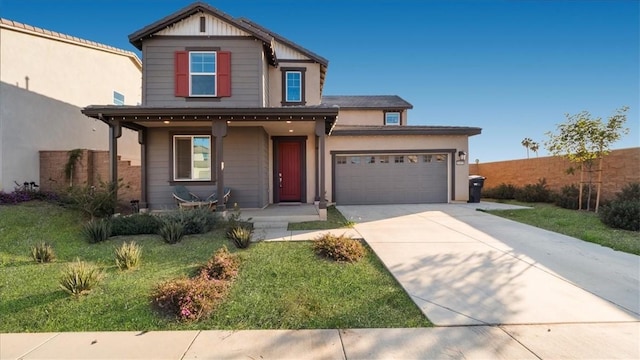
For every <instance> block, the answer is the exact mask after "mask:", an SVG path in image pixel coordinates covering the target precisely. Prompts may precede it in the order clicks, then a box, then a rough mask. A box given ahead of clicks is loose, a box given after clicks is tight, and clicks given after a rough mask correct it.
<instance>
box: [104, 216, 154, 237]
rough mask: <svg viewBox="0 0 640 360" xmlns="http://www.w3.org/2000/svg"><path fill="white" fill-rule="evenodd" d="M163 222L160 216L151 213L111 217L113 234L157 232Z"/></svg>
mask: <svg viewBox="0 0 640 360" xmlns="http://www.w3.org/2000/svg"><path fill="white" fill-rule="evenodd" d="M161 224H162V220H161V219H160V217H158V216H155V215H151V214H140V213H138V214H133V215H129V216H118V217H114V218H112V219H111V236H118V235H140V234H156V233H157V232H158V228H160V225H161Z"/></svg>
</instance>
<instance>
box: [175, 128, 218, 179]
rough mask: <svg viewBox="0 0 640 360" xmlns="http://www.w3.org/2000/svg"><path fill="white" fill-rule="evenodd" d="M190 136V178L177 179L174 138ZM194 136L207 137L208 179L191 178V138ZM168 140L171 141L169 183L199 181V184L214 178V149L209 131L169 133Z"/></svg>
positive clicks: (192, 172)
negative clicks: (208, 148)
mask: <svg viewBox="0 0 640 360" xmlns="http://www.w3.org/2000/svg"><path fill="white" fill-rule="evenodd" d="M181 137H182V138H188V137H190V138H191V149H192V152H191V179H178V178H176V175H177V167H176V164H177V161H176V138H181ZM196 137H206V138H208V139H209V147H210V152H209V160H208V162H209V179H194V178H193V174H194V171H193V169H194V167H193V139H194V138H196ZM170 142H171V147H170V149H171V151H170V155H169V156H170V164H171V167H170V169H169V174H170V175H169V179H170V181H169V183H171V184H175V183H190V184H191V183H201V184H210V183H212V182H213V180H214V176H213V171H214V168H213V164H214V162H215V150H214V144H213V136H211V134H210V133H199V132H197V131H192V132H189V133H183V132H180V133H170Z"/></svg>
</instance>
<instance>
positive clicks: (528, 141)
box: [521, 138, 533, 159]
mask: <svg viewBox="0 0 640 360" xmlns="http://www.w3.org/2000/svg"><path fill="white" fill-rule="evenodd" d="M532 143H533V140H531V139H529V138H524V139H523V140H522V143H521V144H522V146H524V147H525V148H527V159H528V158H529V149H531V144H532Z"/></svg>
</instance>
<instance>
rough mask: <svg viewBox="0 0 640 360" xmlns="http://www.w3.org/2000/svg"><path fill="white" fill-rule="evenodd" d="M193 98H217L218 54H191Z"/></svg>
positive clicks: (212, 52) (190, 77)
mask: <svg viewBox="0 0 640 360" xmlns="http://www.w3.org/2000/svg"><path fill="white" fill-rule="evenodd" d="M189 83H190V86H189V88H190V89H191V93H190V94H189V95H191V96H216V52H215V51H201V52H200V51H199V52H195V51H192V52H190V53H189Z"/></svg>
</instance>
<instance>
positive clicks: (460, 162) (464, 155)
mask: <svg viewBox="0 0 640 360" xmlns="http://www.w3.org/2000/svg"><path fill="white" fill-rule="evenodd" d="M466 160H467V153H466V152H464V151H462V150H460V151H458V160H457V161H456V165H464V164H465V163H466Z"/></svg>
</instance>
